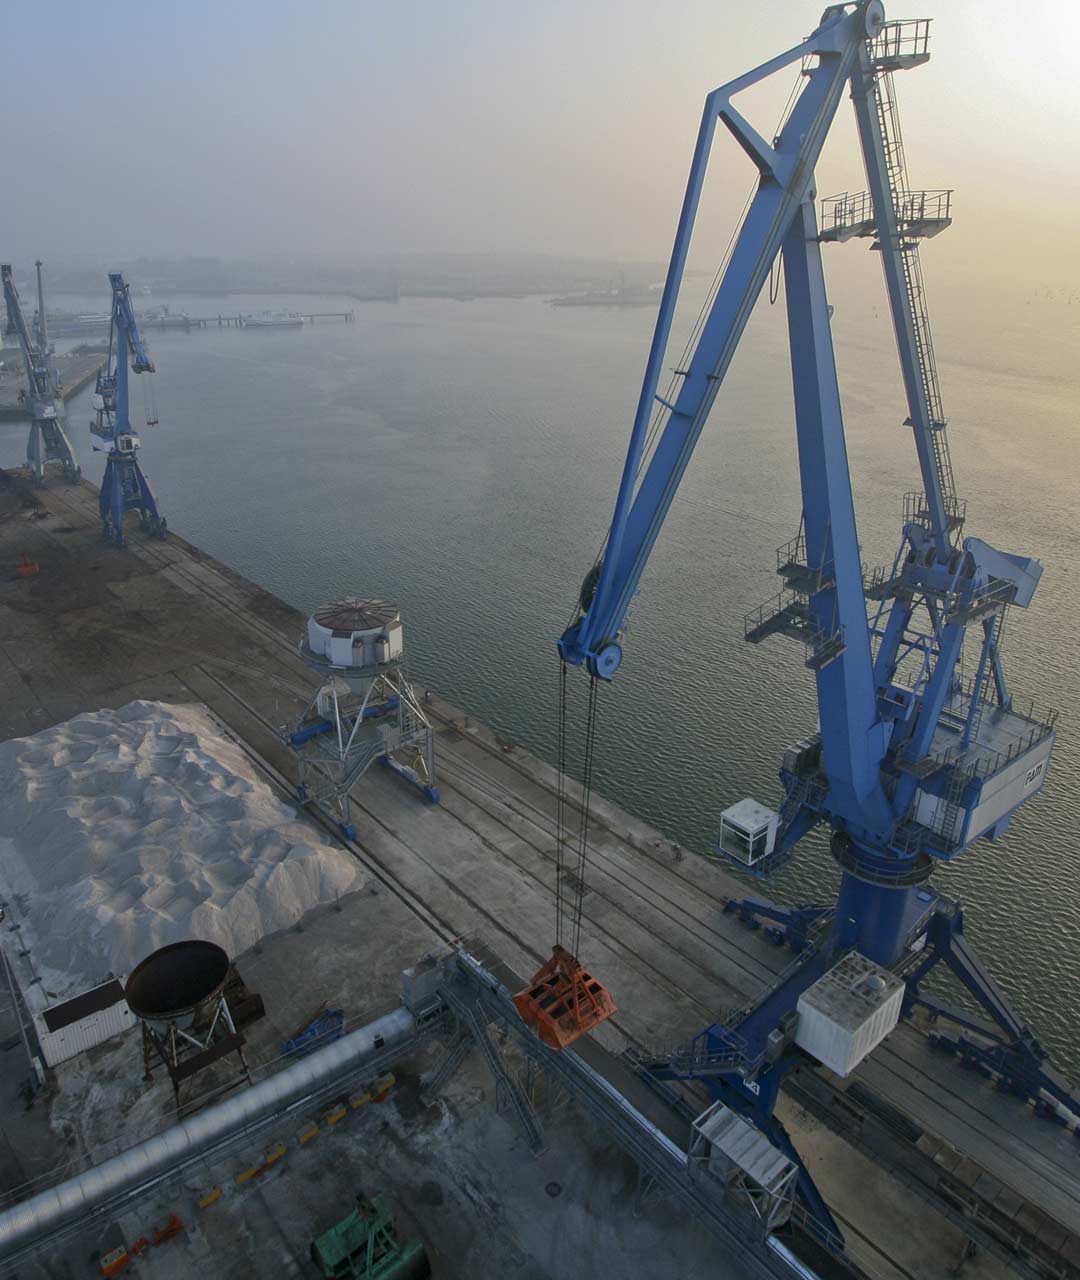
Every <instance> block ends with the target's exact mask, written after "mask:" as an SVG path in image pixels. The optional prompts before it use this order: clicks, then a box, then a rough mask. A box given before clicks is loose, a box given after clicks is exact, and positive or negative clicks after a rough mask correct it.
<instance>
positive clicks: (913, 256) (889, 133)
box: [874, 71, 961, 525]
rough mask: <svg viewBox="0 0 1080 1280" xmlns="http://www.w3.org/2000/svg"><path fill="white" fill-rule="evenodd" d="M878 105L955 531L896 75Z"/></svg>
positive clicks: (956, 511)
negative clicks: (908, 211)
mask: <svg viewBox="0 0 1080 1280" xmlns="http://www.w3.org/2000/svg"><path fill="white" fill-rule="evenodd" d="M874 101H875V103H876V106H877V120H878V127H879V129H880V131H881V144H882V147H883V149H884V152H885V167H886V171H887V173H888V180H889V192H890V194H891V196H892V200H893V207H894V208H895V209H896V211H897V224H898V228H899V230H898V234H899V237H900V245H899V247H900V250H901V253H900V260H901V263H902V264H903V272H904V285H905V288H906V290H907V299H908V307H909V308H910V312H911V322H912V328H913V330H914V334H915V349H916V353H917V356H918V361H919V371H920V374H921V378H922V387H923V394H924V396H925V397H926V408H927V412H928V413H929V416H930V440H931V444H932V446H933V453H934V465H935V467H936V469H937V474H938V478H939V480H940V482H941V493H942V497H943V498H944V500H945V514H946V517H947V519H948V520H949V523H950V524H951V525H956V524H959V523H960V519H961V517H960V508H959V504H958V503H957V500H956V487H955V483H954V481H953V470H952V458H951V457H950V454H949V441H948V437H947V436H946V434H945V428H946V426H947V420H946V418H945V412H944V410H943V408H942V404H941V389H940V387H939V385H938V375H937V361H936V360H935V357H934V341H933V337H932V335H931V332H930V316H929V313H928V311H927V308H926V294H925V287H924V285H923V274H922V263H921V262H920V260H919V241H918V239H917V237H916V236H914V235H911V234H909V233H905V231H904V229H903V224H902V222H901V218H900V212H901V209H902V208H903V206H904V203H905V201H907V200H909V199H910V190H909V188H908V181H907V165H906V163H905V160H904V139H903V134H902V133H901V130H900V116H899V113H898V111H897V107H896V95H895V94H894V92H893V78H892V72H891V71H881V72H879V74H878V77H877V92H876V93H875V94H874ZM879 226H880V224H879Z"/></svg>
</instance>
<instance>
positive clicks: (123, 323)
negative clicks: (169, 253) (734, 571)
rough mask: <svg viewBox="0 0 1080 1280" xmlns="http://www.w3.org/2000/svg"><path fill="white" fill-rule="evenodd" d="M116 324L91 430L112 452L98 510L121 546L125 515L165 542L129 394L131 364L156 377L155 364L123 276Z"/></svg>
mask: <svg viewBox="0 0 1080 1280" xmlns="http://www.w3.org/2000/svg"><path fill="white" fill-rule="evenodd" d="M109 284H110V285H111V286H112V322H111V325H110V328H109V359H108V362H107V363H106V365H105V367H104V368H103V369H102V370H101V372H100V373H99V374H98V378H97V396H98V399H97V404H98V410H97V420H96V421H95V422H92V423H91V424H90V430H91V431H92V432H93V434H94V435H96V436H97V437H98V438H99V439H100V440H103V441H104V442H105V444H106V446H107V447H108V456H107V458H106V459H105V475H104V477H103V478H102V481H101V494H100V497H99V499H98V507H99V511H100V514H101V528H102V532H103V533H104V535H105V537H106V538H108V539H109V540H110V541H112V542H115V543H116V544H117V545H118V546H121V547H123V546H126V545H127V537H126V535H125V533H124V516H125V515H126V514H127V512H129V511H137V512H138V513H139V525H140V528H141V529H142V530H143V532H144V533H149V534H151V535H153V536H154V537H157V538H162V539H163V538H164V537H165V529H166V524H165V517H164V516H163V515H162V514H161V513H160V511H159V510H158V505H157V499H156V498H155V497H154V491H153V489H151V487H150V481H149V479H148V478H147V476H146V473H145V472H144V471H143V469H142V467H141V466H140V465H139V458H138V450H139V445H140V440H139V436H138V435H137V433H136V432H135V431H134V430H133V429H132V426H131V411H130V406H129V394H128V383H129V379H128V360H129V359H130V361H131V368H132V370H133V371H134V372H135V373H153V372H154V364H153V361H152V360H151V359H150V357H149V355H148V354H147V352H146V348H145V347H144V346H143V341H142V337H141V336H140V334H139V326H138V322H137V321H136V319H135V309H134V307H133V306H132V305H131V289H130V287H129V286H128V285H127V284H126V283H125V282H124V277H123V276H122V275H120V273H119V272H110V274H109Z"/></svg>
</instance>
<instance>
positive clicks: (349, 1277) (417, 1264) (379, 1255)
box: [311, 1192, 431, 1280]
mask: <svg viewBox="0 0 1080 1280" xmlns="http://www.w3.org/2000/svg"><path fill="white" fill-rule="evenodd" d="M311 1257H312V1259H313V1261H314V1263H315V1265H316V1266H317V1267H318V1268H319V1273H320V1275H323V1276H326V1277H328V1278H330V1280H339V1278H340V1280H426V1277H427V1276H430V1275H431V1264H430V1263H429V1262H428V1256H427V1252H426V1251H425V1249H424V1246H423V1245H422V1244H421V1243H420V1241H419V1240H401V1239H399V1238H398V1234H397V1232H396V1231H395V1230H394V1216H393V1214H392V1213H391V1212H390V1210H389V1209H388V1208H387V1207H386V1201H385V1200H384V1199H383V1197H382V1196H370V1197H369V1196H366V1195H364V1194H363V1192H361V1193H360V1194H359V1195H358V1196H357V1197H356V1208H355V1209H354V1210H353V1211H352V1213H350V1214H349V1216H348V1217H347V1218H344V1219H343V1220H342V1221H341V1222H339V1223H338V1224H337V1225H336V1226H334V1227H331V1228H330V1230H329V1231H324V1232H323V1234H322V1235H321V1236H318V1237H317V1238H316V1239H315V1240H313V1241H312V1242H311Z"/></svg>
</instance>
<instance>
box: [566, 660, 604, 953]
mask: <svg viewBox="0 0 1080 1280" xmlns="http://www.w3.org/2000/svg"><path fill="white" fill-rule="evenodd" d="M599 684H600V682H599V680H598V679H597V677H596V676H592V677H591V678H590V680H589V710H588V714H587V717H586V723H585V760H584V765H583V768H582V778H581V824H580V827H579V829H578V856H577V884H576V885H575V886H574V911H573V946H572V947H571V948H570V950H571V952H572V953H573V955H575V956H576V955H577V954H578V950H579V948H580V946H581V911H582V903H583V901H584V898H585V864H586V862H587V861H588V857H589V810H590V808H591V802H592V778H593V755H594V753H593V747H594V745H595V742H596V705H597V690H598V688H599Z"/></svg>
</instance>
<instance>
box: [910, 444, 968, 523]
mask: <svg viewBox="0 0 1080 1280" xmlns="http://www.w3.org/2000/svg"><path fill="white" fill-rule="evenodd" d="M935 425H938V426H944V425H945V424H944V423H939V424H935ZM945 518H946V520H948V522H949V527H950V528H953V529H957V528H959V527H960V526H961V525H962V524H963V523H964V521H965V519H966V518H967V502H966V501H965V500H964V499H963V498H957V497H953V496H952V495H946V497H945ZM904 523H905V524H921V525H924V526H925V527H926V528H927V529H929V528H930V504H929V503H928V502H927V501H926V494H925V493H923V492H922V490H921V489H914V490H912V491H911V492H910V493H905V494H904Z"/></svg>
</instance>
